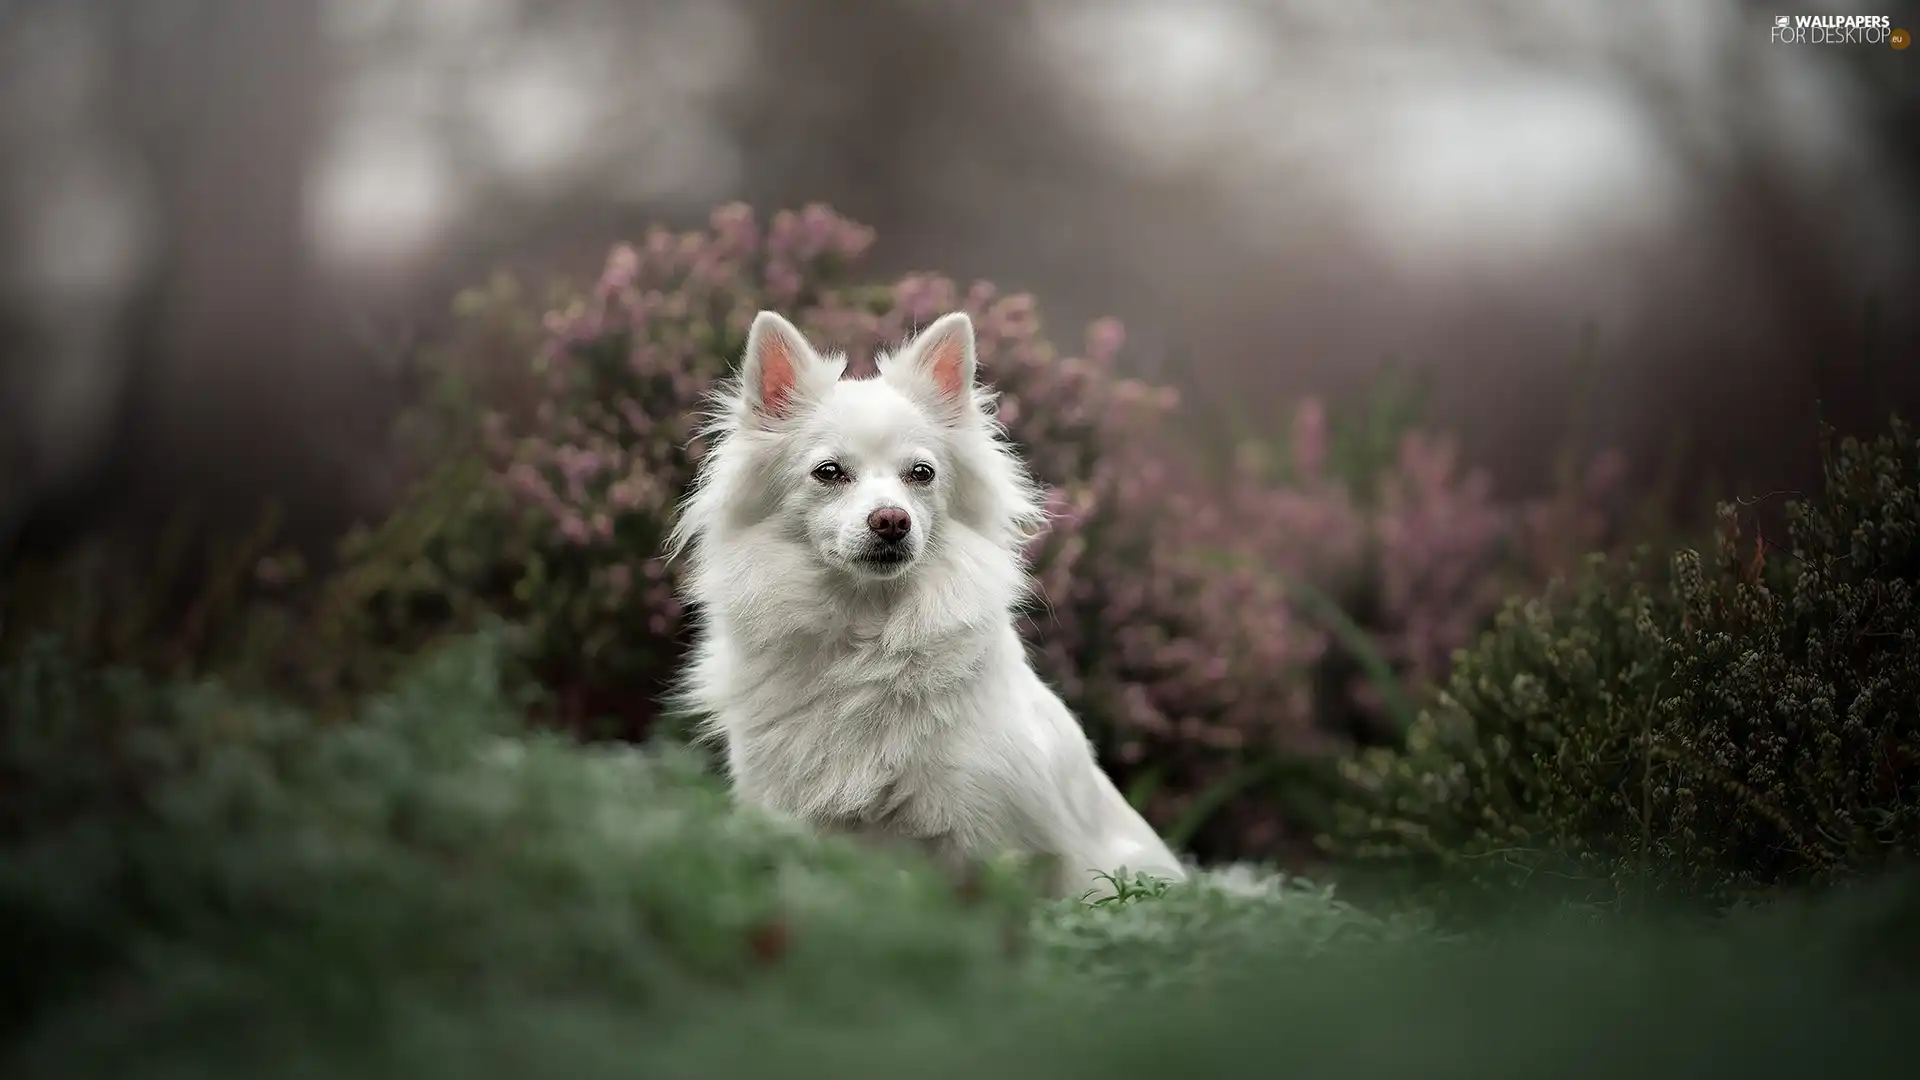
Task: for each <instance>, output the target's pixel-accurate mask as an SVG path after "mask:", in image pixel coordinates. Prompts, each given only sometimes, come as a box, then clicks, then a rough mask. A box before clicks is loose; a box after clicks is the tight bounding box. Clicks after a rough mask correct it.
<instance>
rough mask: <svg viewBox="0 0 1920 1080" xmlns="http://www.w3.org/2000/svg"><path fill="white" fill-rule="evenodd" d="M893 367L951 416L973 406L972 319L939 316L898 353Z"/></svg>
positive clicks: (960, 314)
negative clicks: (909, 374)
mask: <svg viewBox="0 0 1920 1080" xmlns="http://www.w3.org/2000/svg"><path fill="white" fill-rule="evenodd" d="M895 364H897V365H899V366H901V367H904V368H906V369H907V370H908V371H910V372H912V374H913V375H914V376H916V377H917V381H920V382H922V383H923V384H924V386H925V389H927V390H929V391H931V392H932V394H933V395H934V397H935V398H936V399H937V400H938V401H939V403H940V404H941V405H943V406H945V407H946V408H948V409H949V410H951V411H952V414H953V415H956V416H957V415H959V414H961V413H962V412H964V411H966V409H968V408H969V407H971V405H972V404H973V374H974V367H975V359H974V344H973V320H972V319H970V318H968V317H967V313H966V312H964V311H956V312H953V313H952V314H949V315H942V316H940V317H939V318H938V319H935V320H934V321H933V322H932V323H930V324H929V325H928V326H927V328H926V329H925V330H922V331H920V334H919V336H917V337H915V338H914V339H913V341H911V342H910V343H908V345H907V347H906V348H904V349H902V350H901V351H900V353H899V354H898V359H897V360H896V361H895ZM889 366H890V367H892V366H894V365H889Z"/></svg>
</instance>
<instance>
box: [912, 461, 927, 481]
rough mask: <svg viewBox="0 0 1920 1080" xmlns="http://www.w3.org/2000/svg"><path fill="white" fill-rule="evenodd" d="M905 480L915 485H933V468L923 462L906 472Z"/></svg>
mask: <svg viewBox="0 0 1920 1080" xmlns="http://www.w3.org/2000/svg"><path fill="white" fill-rule="evenodd" d="M907 479H909V480H911V481H913V482H914V483H916V484H931V483H933V466H931V465H929V464H927V463H926V462H924V461H923V462H921V463H919V464H918V465H915V466H914V467H913V468H911V469H908V470H907Z"/></svg>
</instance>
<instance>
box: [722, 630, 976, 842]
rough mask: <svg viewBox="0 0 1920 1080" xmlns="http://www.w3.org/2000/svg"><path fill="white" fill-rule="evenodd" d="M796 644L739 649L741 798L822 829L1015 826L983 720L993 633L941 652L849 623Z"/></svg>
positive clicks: (732, 750)
mask: <svg viewBox="0 0 1920 1080" xmlns="http://www.w3.org/2000/svg"><path fill="white" fill-rule="evenodd" d="M800 648H802V649H803V650H804V651H805V652H806V653H808V654H809V655H805V656H801V655H793V654H788V655H777V654H769V653H765V652H763V653H761V654H759V655H755V656H744V655H736V656H734V657H733V658H732V659H731V662H732V663H735V664H738V665H739V666H740V669H741V671H740V673H741V674H742V675H748V676H749V678H747V679H746V680H743V681H740V682H733V683H732V684H731V685H734V686H750V687H752V689H751V690H750V691H749V692H747V693H745V694H743V695H741V696H740V697H739V698H737V699H735V700H733V701H731V702H729V703H727V704H726V705H724V706H722V707H721V709H720V710H719V712H718V719H719V721H720V726H721V729H722V730H723V731H724V732H725V735H726V738H727V750H728V758H729V762H730V765H731V771H732V772H733V777H734V782H735V784H736V786H737V788H738V789H739V790H740V792H741V794H742V795H743V796H745V797H746V798H747V799H749V800H750V801H752V802H755V803H758V804H760V805H762V806H765V807H767V808H769V809H773V810H776V811H779V812H782V813H787V814H792V815H795V816H797V817H800V818H802V819H803V820H806V821H808V822H810V823H812V824H814V825H816V826H819V827H825V828H834V829H844V830H852V831H858V832H876V833H885V834H893V835H899V836H903V837H908V838H913V839H919V840H930V841H942V840H955V841H962V842H969V843H970V842H975V841H977V840H978V839H980V838H983V837H984V836H985V835H987V834H995V833H1003V832H1005V831H1006V825H1005V823H1004V822H1002V821H999V820H998V819H1000V818H1002V817H1004V816H1005V815H1006V813H1007V810H1006V805H1005V804H1006V800H1005V799H1004V798H1001V797H998V795H999V793H998V792H997V791H996V789H999V788H1001V787H1002V778H1000V777H998V776H996V773H997V772H998V771H1001V769H1002V758H1001V756H1000V755H994V754H991V753H987V752H986V750H987V749H988V746H989V744H990V742H991V741H992V739H993V734H994V733H993V729H992V728H991V727H988V726H983V725H982V724H981V723H980V717H981V715H982V705H983V700H982V699H983V698H984V697H989V696H991V687H992V686H993V685H995V681H994V680H992V679H989V678H988V677H987V675H986V671H985V668H986V666H987V664H988V663H989V662H990V653H991V642H990V641H989V640H987V639H985V638H977V639H976V638H971V637H966V636H962V637H958V638H956V639H954V640H948V641H944V642H941V643H939V645H938V646H937V650H938V652H937V655H929V654H928V652H926V651H924V650H921V649H904V650H902V649H889V648H887V647H886V646H885V645H884V644H883V643H882V642H881V641H879V640H876V639H872V638H866V637H861V636H858V635H852V634H849V635H843V636H837V637H836V638H835V639H834V640H831V641H816V642H813V643H809V644H808V645H805V646H800ZM803 672H804V673H805V674H804V675H802V674H798V673H803ZM1008 779H1010V778H1008Z"/></svg>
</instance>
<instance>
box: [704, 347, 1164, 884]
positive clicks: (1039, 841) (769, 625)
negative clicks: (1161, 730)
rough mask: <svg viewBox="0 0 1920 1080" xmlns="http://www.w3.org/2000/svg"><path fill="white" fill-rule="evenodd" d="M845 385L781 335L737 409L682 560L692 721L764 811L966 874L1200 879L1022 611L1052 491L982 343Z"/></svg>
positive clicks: (723, 404)
mask: <svg viewBox="0 0 1920 1080" xmlns="http://www.w3.org/2000/svg"><path fill="white" fill-rule="evenodd" d="M876 366H877V368H878V374H877V375H875V376H873V377H871V378H860V379H852V378H843V377H842V375H843V373H844V371H845V368H846V359H845V358H844V357H842V356H839V355H822V354H821V353H818V352H816V351H815V350H814V349H813V348H812V346H811V345H809V344H808V342H807V340H806V338H805V337H804V336H803V335H802V334H801V333H800V331H799V330H797V329H796V328H795V327H794V326H793V325H792V324H791V323H789V322H788V321H787V320H785V319H783V318H781V317H780V316H779V315H777V314H775V313H773V312H770V311H763V312H761V313H760V314H759V315H758V316H757V317H756V318H755V319H754V321H753V325H752V329H751V330H750V331H749V332H748V335H747V346H746V355H745V357H744V360H743V362H742V363H741V366H740V371H739V377H738V379H737V380H736V381H735V382H733V383H732V384H730V385H728V386H727V387H726V388H725V389H724V390H723V391H722V392H721V393H720V395H719V396H718V398H717V402H718V405H717V408H716V409H715V411H714V415H713V417H712V418H711V421H710V423H709V426H708V429H707V435H708V439H709V443H708V453H707V456H706V457H705V458H704V459H703V460H702V462H701V466H700V475H699V477H698V478H697V481H696V483H695V485H694V488H693V490H692V491H691V492H690V493H689V494H688V496H687V499H686V501H685V502H684V503H683V505H682V507H681V516H680V519H679V522H678V525H677V527H676V529H675V532H674V535H673V537H672V539H671V541H670V544H669V550H670V552H671V553H673V554H674V555H676V556H677V555H680V554H682V553H684V554H685V555H686V556H687V557H688V558H689V559H690V560H691V561H690V565H689V574H688V585H687V589H686V592H687V600H688V601H689V603H690V604H691V605H692V606H693V607H694V609H695V610H696V613H697V614H698V616H699V640H698V644H697V647H696V649H695V652H694V655H693V658H692V660H691V661H690V664H689V667H688V670H687V671H686V672H685V678H684V686H683V695H684V699H685V702H684V703H685V704H686V705H687V706H688V707H690V708H691V710H692V711H694V712H696V713H699V714H701V715H702V716H703V718H704V723H705V724H706V725H707V729H708V731H709V733H710V734H712V735H716V736H718V737H720V738H722V739H724V741H725V744H726V756H727V762H728V767H729V772H730V774H731V778H732V782H733V785H734V789H735V791H736V792H737V794H738V795H739V797H740V798H742V799H743V800H744V801H746V802H748V803H752V804H755V805H758V806H760V807H763V808H765V809H768V810H771V811H773V812H775V813H778V814H783V815H787V816H790V817H796V818H798V819H800V820H802V821H804V822H807V823H809V824H811V825H813V826H815V827H817V828H821V829H828V830H840V831H845V832H851V833H854V834H856V835H862V836H867V837H873V838H881V839H899V840H906V841H911V842H916V843H919V844H922V845H924V846H926V847H927V848H928V849H930V850H931V851H933V852H934V853H935V854H936V855H937V856H940V857H943V858H945V859H947V860H952V861H958V862H965V861H967V860H970V859H973V858H989V857H992V856H995V855H998V854H1001V853H1005V852H1010V851H1011V852H1019V853H1024V854H1028V855H1038V856H1042V857H1046V858H1049V859H1051V860H1052V861H1054V864H1055V867H1056V873H1057V874H1058V877H1057V878H1056V881H1055V884H1056V885H1057V887H1058V888H1060V889H1061V890H1062V891H1067V892H1078V891H1082V890H1084V889H1087V888H1096V889H1097V888H1100V887H1101V878H1100V876H1099V875H1100V874H1102V873H1107V874H1112V873H1116V872H1119V871H1122V870H1125V871H1127V872H1129V873H1131V872H1147V873H1151V874H1155V875H1158V876H1161V877H1165V878H1168V879H1173V880H1180V879H1183V878H1184V877H1185V873H1184V871H1183V869H1182V866H1181V863H1180V861H1179V860H1178V859H1177V858H1175V857H1174V855H1173V853H1172V852H1171V851H1169V850H1168V848H1167V845H1166V844H1165V843H1164V842H1163V841H1162V840H1161V838H1160V837H1159V836H1158V835H1157V834H1156V833H1155V832H1154V830H1153V828H1152V826H1150V825H1148V824H1147V822H1146V821H1145V819H1143V818H1142V817H1141V816H1140V815H1139V814H1138V813H1136V812H1135V811H1134V809H1133V807H1132V806H1130V805H1128V803H1127V801H1126V799H1125V798H1123V797H1122V796H1121V794H1120V792H1119V790H1118V789H1116V788H1115V787H1114V784H1113V781H1112V780H1111V779H1109V778H1108V776H1107V775H1106V773H1105V772H1103V771H1101V768H1100V766H1099V764H1098V763H1097V762H1096V760H1095V758H1094V754H1093V750H1092V747H1091V745H1090V744H1089V743H1088V740H1087V737H1086V734H1085V733H1084V732H1083V731H1082V730H1081V728H1080V725H1079V723H1078V722H1077V721H1076V720H1075V719H1074V717H1073V714H1072V713H1070V712H1069V711H1068V710H1067V707H1066V706H1065V704H1063V703H1062V702H1061V700H1060V698H1059V697H1058V696H1057V695H1056V694H1055V693H1054V692H1053V690H1052V689H1050V688H1049V687H1048V686H1047V685H1046V684H1045V683H1044V682H1042V681H1041V680H1040V677H1039V676H1038V675H1037V674H1035V672H1034V670H1033V667H1032V666H1031V664H1030V663H1029V662H1028V659H1027V654H1026V650H1025V649H1024V648H1023V646H1022V643H1021V640H1020V637H1019V634H1018V633H1017V632H1016V630H1015V627H1014V610H1015V606H1016V605H1017V603H1018V602H1019V601H1020V600H1021V599H1022V597H1023V595H1024V594H1025V592H1026V589H1027V587H1028V579H1027V575H1026V572H1025V569H1024V566H1023V563H1022V558H1021V549H1022V546H1023V543H1024V542H1025V541H1026V540H1027V539H1028V538H1030V537H1031V536H1032V535H1033V534H1034V531H1035V530H1036V529H1037V528H1039V527H1040V526H1041V525H1042V524H1043V523H1044V521H1045V514H1044V512H1043V510H1042V509H1041V503H1040V500H1039V495H1038V492H1037V491H1036V489H1035V487H1034V485H1033V483H1032V481H1031V480H1030V479H1029V478H1028V476H1027V473H1026V470H1025V468H1024V466H1023V465H1022V464H1021V462H1020V460H1019V459H1018V457H1017V456H1016V455H1015V453H1014V451H1013V449H1012V448H1011V447H1010V446H1009V445H1008V444H1007V443H1006V442H1005V441H1004V440H1003V439H1002V438H1001V432H1000V428H999V425H998V423H997V422H996V421H995V419H994V416H993V409H992V402H993V396H992V394H991V393H990V392H988V391H987V390H985V389H984V388H982V387H980V386H977V385H976V384H975V382H974V366H975V348H974V331H973V323H972V322H971V321H970V320H969V319H968V317H967V316H966V314H964V313H954V314H951V315H947V316H944V317H942V318H941V319H939V320H937V321H935V322H934V323H932V324H931V325H930V326H928V327H927V328H926V329H925V330H924V331H923V332H921V333H920V334H919V335H918V336H917V337H915V338H913V339H912V340H910V341H908V342H906V343H905V344H904V345H902V346H901V347H900V348H899V349H898V350H896V351H894V352H892V353H890V354H884V355H882V356H880V357H879V358H878V362H877V365H876Z"/></svg>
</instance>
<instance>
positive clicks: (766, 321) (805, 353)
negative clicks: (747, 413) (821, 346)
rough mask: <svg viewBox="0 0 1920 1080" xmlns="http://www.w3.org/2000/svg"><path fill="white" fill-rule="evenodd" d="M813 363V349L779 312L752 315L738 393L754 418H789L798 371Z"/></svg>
mask: <svg viewBox="0 0 1920 1080" xmlns="http://www.w3.org/2000/svg"><path fill="white" fill-rule="evenodd" d="M812 362H813V346H811V345H808V344H807V339H806V336H805V335H803V334H801V333H800V331H799V329H798V328H796V327H795V326H794V325H793V324H792V323H790V322H788V321H787V320H786V319H784V318H782V317H781V316H780V315H779V313H778V312H773V311H762V312H761V313H760V314H758V315H755V316H754V317H753V326H752V328H751V329H749V330H748V331H747V354H746V358H745V359H744V360H742V361H741V363H740V393H741V395H742V396H743V397H745V399H746V402H747V406H748V408H750V409H751V410H752V411H753V414H754V416H756V417H758V418H761V419H769V420H779V419H782V418H784V417H786V416H788V415H790V414H791V413H792V411H793V405H794V396H795V393H796V391H797V390H798V388H799V385H800V374H801V370H802V368H803V367H804V366H806V365H808V364H811V363H812Z"/></svg>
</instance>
